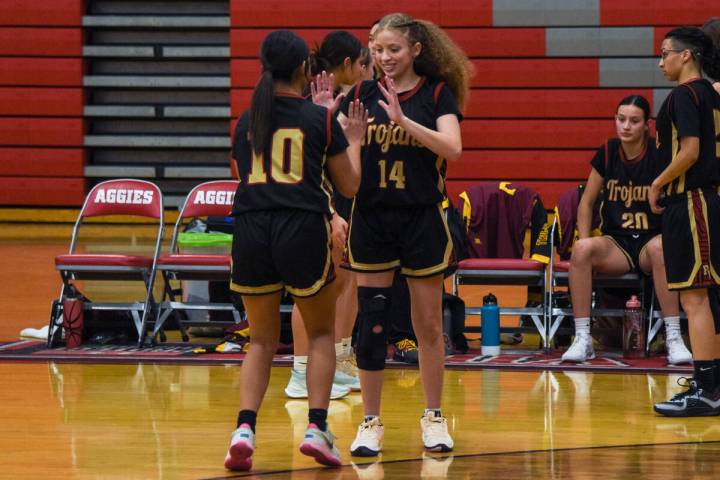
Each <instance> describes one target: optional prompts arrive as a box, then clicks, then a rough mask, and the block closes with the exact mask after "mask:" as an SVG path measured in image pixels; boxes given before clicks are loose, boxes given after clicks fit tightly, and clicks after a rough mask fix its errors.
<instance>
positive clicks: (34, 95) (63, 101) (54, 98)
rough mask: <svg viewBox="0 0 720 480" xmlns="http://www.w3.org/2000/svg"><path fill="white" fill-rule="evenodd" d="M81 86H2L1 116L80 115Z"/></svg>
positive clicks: (0, 90)
mask: <svg viewBox="0 0 720 480" xmlns="http://www.w3.org/2000/svg"><path fill="white" fill-rule="evenodd" d="M82 114H83V92H82V89H81V88H31V87H28V88H25V87H0V116H3V115H7V116H33V117H35V116H38V117H80V116H82Z"/></svg>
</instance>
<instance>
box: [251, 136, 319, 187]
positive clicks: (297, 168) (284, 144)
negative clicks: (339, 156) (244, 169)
mask: <svg viewBox="0 0 720 480" xmlns="http://www.w3.org/2000/svg"><path fill="white" fill-rule="evenodd" d="M304 139H305V134H304V133H303V132H302V130H300V129H299V128H279V129H277V130H276V131H275V133H274V134H273V138H272V144H271V162H270V177H272V179H273V180H274V181H275V182H277V183H286V184H287V183H299V182H300V181H301V180H302V178H303V141H304ZM286 159H287V164H286ZM267 181H268V175H267V172H266V171H265V163H264V155H262V154H261V155H258V154H256V153H255V151H253V152H252V164H251V165H250V173H249V174H248V180H247V182H248V184H250V185H252V184H257V183H267Z"/></svg>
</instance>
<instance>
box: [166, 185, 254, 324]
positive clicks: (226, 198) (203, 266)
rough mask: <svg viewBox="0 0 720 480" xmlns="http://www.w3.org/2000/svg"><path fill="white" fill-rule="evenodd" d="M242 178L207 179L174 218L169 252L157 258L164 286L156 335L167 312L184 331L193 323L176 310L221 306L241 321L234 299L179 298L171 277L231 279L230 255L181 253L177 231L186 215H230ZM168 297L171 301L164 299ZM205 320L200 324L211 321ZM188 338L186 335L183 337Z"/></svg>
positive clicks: (174, 278) (226, 280) (212, 308)
mask: <svg viewBox="0 0 720 480" xmlns="http://www.w3.org/2000/svg"><path fill="white" fill-rule="evenodd" d="M238 184H239V182H237V181H234V180H217V181H212V182H205V183H202V184H200V185H198V186H197V187H195V188H193V189H192V191H191V192H190V193H189V194H188V196H187V198H186V199H185V203H184V204H183V206H182V208H181V209H180V214H179V215H178V219H177V221H176V222H175V228H174V229H173V235H172V240H171V242H170V253H169V254H167V255H161V256H160V258H159V259H158V262H157V269H158V271H159V272H161V273H162V276H163V279H164V281H165V282H164V283H165V287H164V294H163V301H162V302H161V303H160V308H158V312H157V321H156V322H155V329H154V331H153V336H154V335H156V334H157V333H158V332H159V331H160V330H161V328H162V326H163V324H164V323H165V321H166V320H167V318H168V316H169V315H170V314H172V313H174V314H175V317H176V318H177V320H178V322H179V325H180V327H181V330H182V331H183V335H184V331H185V329H184V327H185V326H186V325H191V324H193V323H192V322H188V321H185V320H183V319H181V318H180V315H177V312H176V311H177V310H222V311H230V312H232V313H233V317H234V320H235V323H240V321H241V318H240V313H239V312H238V311H237V309H236V308H235V307H234V305H233V304H232V303H209V302H205V303H200V302H178V301H176V299H175V291H174V290H173V289H172V288H171V286H170V281H171V280H218V281H224V282H228V285H229V282H230V256H229V255H212V254H181V253H179V251H178V245H177V240H178V235H179V233H180V229H181V228H182V226H183V222H184V220H186V219H189V218H192V217H208V216H227V215H230V212H231V210H232V205H233V199H234V198H235V192H236V191H237V187H238ZM166 298H169V301H165V299H166ZM209 323H210V322H208V321H204V322H200V323H198V324H199V325H208V324H209ZM184 338H185V337H184Z"/></svg>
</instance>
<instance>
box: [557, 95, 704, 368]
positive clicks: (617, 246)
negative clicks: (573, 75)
mask: <svg viewBox="0 0 720 480" xmlns="http://www.w3.org/2000/svg"><path fill="white" fill-rule="evenodd" d="M649 121H650V104H649V103H648V101H647V100H646V99H645V98H644V97H641V96H640V95H631V96H629V97H626V98H624V99H623V100H622V101H620V104H619V105H618V107H617V113H616V115H615V128H616V130H617V136H618V138H613V139H611V140H608V141H607V142H606V143H605V145H603V146H602V147H600V148H599V149H598V150H597V152H596V153H595V156H594V157H593V159H592V161H591V162H590V164H591V165H592V170H591V171H590V176H589V177H588V181H587V185H586V186H585V191H584V192H583V195H582V197H581V199H580V204H579V205H578V217H577V226H578V232H579V234H580V239H579V240H578V241H576V242H575V244H574V245H573V248H572V257H571V259H570V272H569V275H570V295H571V299H572V308H573V316H574V318H575V339H574V341H573V343H572V345H571V346H570V348H568V350H567V351H566V352H565V353H564V354H563V356H562V359H563V361H570V362H584V361H586V360H588V359H591V358H594V357H595V351H594V349H593V341H592V337H591V336H590V301H591V294H592V274H593V272H599V273H606V274H611V275H622V274H624V273H627V272H629V271H633V270H635V271H640V272H643V273H647V274H652V276H653V281H654V284H655V292H656V294H657V296H658V300H659V302H660V307H661V308H662V314H663V319H664V321H665V327H666V343H667V350H668V361H669V362H670V363H671V364H677V363H687V362H691V361H692V355H691V354H690V352H689V351H688V349H687V348H686V347H685V343H684V342H683V339H682V336H681V334H680V317H679V305H678V295H677V293H675V292H670V291H669V290H668V288H667V282H666V280H665V264H664V262H663V252H662V241H661V240H660V215H657V214H655V213H653V212H652V211H651V210H650V204H649V203H648V197H647V194H648V191H649V190H650V184H651V183H652V182H653V180H655V178H656V177H657V176H658V174H659V173H660V172H662V171H663V169H664V167H665V166H666V164H665V163H661V162H660V161H659V160H658V158H657V154H656V153H657V152H656V150H655V139H654V138H649V136H648V129H649V126H648V122H649ZM598 195H601V199H602V204H601V207H600V221H601V223H600V231H601V233H602V235H601V236H598V237H591V236H590V235H591V232H590V230H591V223H592V215H593V206H594V205H595V201H596V199H597V198H598Z"/></svg>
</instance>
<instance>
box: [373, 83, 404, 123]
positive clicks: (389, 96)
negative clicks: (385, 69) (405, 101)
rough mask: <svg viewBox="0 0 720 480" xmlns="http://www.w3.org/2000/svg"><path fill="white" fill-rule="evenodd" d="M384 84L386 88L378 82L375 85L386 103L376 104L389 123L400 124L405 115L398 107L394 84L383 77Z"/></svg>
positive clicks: (379, 102) (398, 102)
mask: <svg viewBox="0 0 720 480" xmlns="http://www.w3.org/2000/svg"><path fill="white" fill-rule="evenodd" d="M385 83H386V84H387V88H385V87H384V86H383V84H382V82H378V84H377V85H378V88H379V89H380V92H381V93H382V94H383V97H385V100H386V101H387V102H384V101H382V100H378V104H379V105H380V106H381V107H382V108H383V110H385V112H386V113H387V116H388V118H389V119H390V120H391V121H393V122H395V123H397V124H400V122H401V121H402V120H403V119H404V118H405V115H404V114H403V111H402V108H401V107H400V100H398V95H397V90H396V89H395V82H394V81H393V79H392V78H389V77H385Z"/></svg>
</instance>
